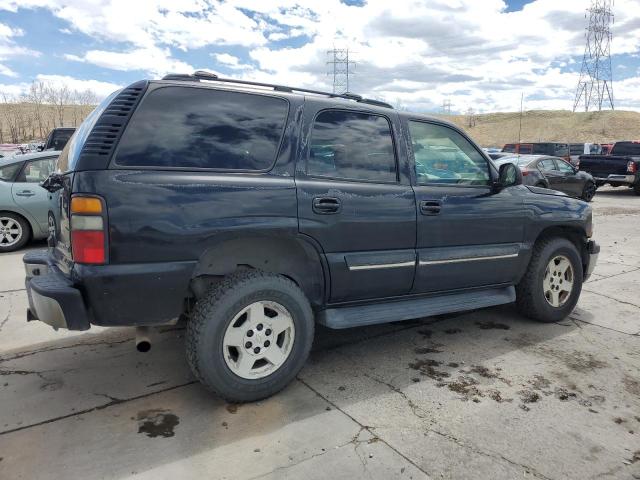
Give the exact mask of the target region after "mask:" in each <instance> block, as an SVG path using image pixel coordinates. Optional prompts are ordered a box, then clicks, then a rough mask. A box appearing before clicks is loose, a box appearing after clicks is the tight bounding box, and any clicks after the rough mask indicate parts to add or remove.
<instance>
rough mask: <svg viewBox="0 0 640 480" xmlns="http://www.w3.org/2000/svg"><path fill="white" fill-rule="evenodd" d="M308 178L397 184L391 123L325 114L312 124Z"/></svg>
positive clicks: (333, 112)
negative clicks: (319, 177) (321, 177)
mask: <svg viewBox="0 0 640 480" xmlns="http://www.w3.org/2000/svg"><path fill="white" fill-rule="evenodd" d="M307 175H312V176H323V177H332V178H342V179H347V180H364V181H369V182H382V183H387V182H395V181H396V180H397V173H396V157H395V153H394V148H393V137H392V136H391V126H390V125H389V121H388V120H387V119H386V118H384V117H381V116H379V115H371V114H367V113H359V112H347V111H343V110H325V111H323V112H321V113H320V114H319V115H318V116H317V117H316V120H315V122H314V124H313V131H312V133H311V148H310V150H309V159H308V161H307Z"/></svg>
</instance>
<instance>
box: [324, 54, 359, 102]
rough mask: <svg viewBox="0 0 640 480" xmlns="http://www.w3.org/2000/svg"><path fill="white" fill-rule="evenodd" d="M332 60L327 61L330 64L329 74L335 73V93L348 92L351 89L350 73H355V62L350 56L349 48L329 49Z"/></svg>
mask: <svg viewBox="0 0 640 480" xmlns="http://www.w3.org/2000/svg"><path fill="white" fill-rule="evenodd" d="M327 55H329V56H330V57H329V58H331V60H329V61H328V62H327V65H330V67H329V71H328V72H327V75H333V93H338V94H342V93H346V92H348V91H349V75H353V71H352V69H351V67H352V66H353V65H355V62H354V61H353V60H351V59H350V58H349V49H348V48H333V49H332V50H327Z"/></svg>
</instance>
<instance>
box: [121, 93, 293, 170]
mask: <svg viewBox="0 0 640 480" xmlns="http://www.w3.org/2000/svg"><path fill="white" fill-rule="evenodd" d="M287 112H288V104H287V102H286V101H285V100H283V99H280V98H273V97H266V96H262V95H252V94H246V93H238V92H229V91H219V90H210V89H204V88H185V87H164V88H159V89H158V90H155V91H153V92H151V93H150V94H149V95H148V96H147V97H146V98H145V99H144V100H143V102H142V104H141V105H140V107H139V108H138V109H137V110H136V112H135V113H134V115H133V118H132V119H131V122H130V124H129V126H128V127H127V129H126V131H125V133H124V135H123V137H122V140H121V142H120V145H119V147H118V153H117V156H116V160H115V162H116V163H117V164H118V165H126V166H136V167H149V166H154V167H182V168H216V169H228V170H263V169H267V168H269V167H270V166H271V165H272V164H273V163H274V161H275V158H276V154H277V150H278V146H279V144H280V138H281V136H282V132H283V130H284V125H285V122H286V119H287Z"/></svg>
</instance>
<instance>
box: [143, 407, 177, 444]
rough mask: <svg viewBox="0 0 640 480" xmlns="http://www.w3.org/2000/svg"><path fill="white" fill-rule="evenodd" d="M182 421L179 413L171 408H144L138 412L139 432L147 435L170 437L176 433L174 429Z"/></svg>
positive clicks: (151, 436)
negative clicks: (174, 412)
mask: <svg viewBox="0 0 640 480" xmlns="http://www.w3.org/2000/svg"><path fill="white" fill-rule="evenodd" d="M179 423H180V419H179V418H178V416H177V415H174V414H173V413H171V411H170V410H144V411H142V412H138V433H144V434H145V435H146V436H147V437H150V438H156V437H163V438H169V437H173V436H174V435H175V432H174V429H175V428H176V426H178V424H179Z"/></svg>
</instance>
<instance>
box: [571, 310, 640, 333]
mask: <svg viewBox="0 0 640 480" xmlns="http://www.w3.org/2000/svg"><path fill="white" fill-rule="evenodd" d="M569 320H572V321H573V323H574V324H575V325H576V326H577V327H578V328H582V327H581V326H580V325H578V324H577V323H576V322H581V323H585V324H587V325H591V326H592V327H598V328H604V329H605V330H610V331H612V332H616V333H620V334H622V335H628V336H630V337H638V336H640V332H638V333H629V332H623V331H622V330H616V329H615V328H611V327H605V326H604V325H598V324H597V323H591V322H587V321H586V320H582V319H581V318H576V317H574V316H571V315H569Z"/></svg>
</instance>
